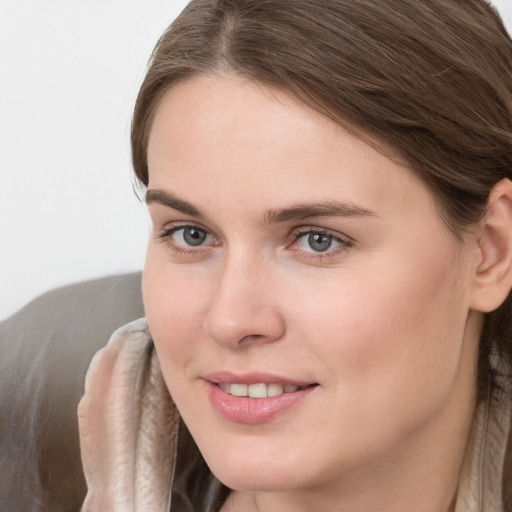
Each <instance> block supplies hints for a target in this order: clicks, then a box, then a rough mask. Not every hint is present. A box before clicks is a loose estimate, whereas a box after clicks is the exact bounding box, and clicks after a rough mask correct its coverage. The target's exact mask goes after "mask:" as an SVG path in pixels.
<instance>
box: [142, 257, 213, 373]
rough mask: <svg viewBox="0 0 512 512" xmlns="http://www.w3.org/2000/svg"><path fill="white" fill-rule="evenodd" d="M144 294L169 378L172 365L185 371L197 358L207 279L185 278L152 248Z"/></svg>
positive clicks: (143, 283) (145, 305)
mask: <svg viewBox="0 0 512 512" xmlns="http://www.w3.org/2000/svg"><path fill="white" fill-rule="evenodd" d="M155 252H156V251H155ZM142 292H143V297H144V308H145V312H146V317H147V321H148V325H149V329H150V331H151V334H152V336H153V340H154V342H155V347H156V349H157V352H158V354H159V356H160V362H161V365H162V370H163V372H164V376H165V374H166V373H167V372H169V371H171V370H169V369H168V368H170V367H171V366H179V367H181V368H183V367H184V364H185V363H186V362H187V361H189V360H191V359H193V357H194V354H195V351H196V349H197V343H196V342H197V341H198V340H200V339H201V338H202V333H203V325H204V318H205V314H206V311H207V309H208V298H207V297H208V290H207V289H206V286H205V283H204V281H203V280H201V279H194V278H193V277H192V276H188V277H183V276H182V274H181V273H180V272H179V268H176V267H174V266H173V265H170V264H169V262H167V261H161V257H160V256H159V255H158V254H157V255H153V253H152V250H151V248H150V249H148V254H147V257H146V264H145V269H144V273H143V280H142ZM194 341H196V342H194Z"/></svg>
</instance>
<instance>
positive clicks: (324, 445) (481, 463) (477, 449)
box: [79, 0, 512, 512]
mask: <svg viewBox="0 0 512 512" xmlns="http://www.w3.org/2000/svg"><path fill="white" fill-rule="evenodd" d="M511 83H512V42H511V40H510V38H509V36H508V35H507V33H506V31H505V29H504V27H503V25H502V23H501V21H500V19H499V17H498V15H497V14H496V13H495V12H494V11H493V10H492V9H491V8H490V7H489V6H488V5H487V4H486V3H485V2H484V1H483V0H468V1H467V2H464V3H461V2H458V1H456V0H426V1H424V2H417V1H415V0H391V1H389V2H380V1H379V0H361V1H358V2H353V1H350V2H349V1H347V0H335V1H333V0H329V1H318V2H309V1H305V0H304V1H303V0H294V1H293V2H291V1H282V0H281V1H279V0H238V1H235V0H217V1H212V0H194V1H192V2H191V3H190V4H189V6H188V7H187V8H186V9H185V11H184V12H183V13H182V15H181V16H180V17H179V18H178V19H177V20H176V22H175V23H173V25H171V27H170V28H169V30H168V31H167V32H166V33H165V34H164V35H163V36H162V38H161V40H160V41H159V43H158V45H157V47H156V49H155V52H154V54H153V57H152V61H151V65H150V67H149V70H148V73H147V76H146V79H145V81H144V83H143V85H142V88H141V91H140V93H139V97H138V100H137V104H136V108H135V114H134V120H133V130H132V150H133V162H134V167H135V172H136V175H137V178H138V180H139V181H140V183H141V185H142V186H143V188H144V190H145V199H146V202H147V204H148V207H149V211H150V214H151V217H152V221H153V232H152V236H151V240H150V242H149V246H148V252H147V260H146V266H145V271H144V278H143V292H144V302H145V308H146V313H147V324H146V320H139V321H137V322H135V323H133V324H130V325H128V326H126V327H125V328H123V329H121V330H120V331H118V332H117V333H116V334H115V335H114V336H113V338H112V340H111V342H110V343H109V345H108V347H107V348H106V349H104V350H103V351H101V352H100V353H98V355H97V356H96V357H95V359H94V360H93V363H92V364H91V367H90V370H89V374H88V379H87V384H86V393H85V396H84V398H83V400H82V402H81V405H80V409H79V416H80V421H81V445H82V457H83V461H84V470H85V474H86V478H87V482H88V487H89V492H88V497H87V499H86V501H85V504H84V507H83V510H127V509H130V510H162V511H163V510H168V509H169V507H170V509H171V510H172V511H173V512H174V511H176V510H179V511H181V510H187V511H188V510H190V511H192V510H208V511H213V510H216V511H218V510H221V511H222V512H229V511H237V510H240V511H247V512H250V511H261V512H269V511H272V512H273V511H288V510H293V511H313V510H321V511H351V512H353V511H369V510H371V511H377V510H378V511H388V510H393V511H395V512H396V511H401V510H404V511H405V510H407V511H410V510H415V511H417V510H420V511H425V512H427V511H435V512H441V511H443V512H444V511H453V510H455V511H457V512H462V511H469V510H471V511H473V510H475V511H476V510H486V511H497V510H512V500H511V498H510V475H509V472H510V470H511V462H510V455H509V454H508V453H507V446H508V436H509V430H510V421H511V404H510V399H509V390H510V384H509V374H510V366H509V365H510V345H509V337H510V297H509V292H510V289H511V287H512V182H511V181H510V178H511V174H512V171H511V170H512V90H511V85H510V84H511ZM148 327H149V329H148ZM150 332H151V334H149V333H150ZM167 390H168V391H169V393H170V396H169V394H168V393H167ZM170 397H172V399H171V398H170ZM178 411H179V412H178ZM181 420H183V423H180V422H181ZM179 423H180V425H179V426H178V424H179ZM178 431H179V435H178ZM190 435H191V437H190ZM203 459H204V460H203Z"/></svg>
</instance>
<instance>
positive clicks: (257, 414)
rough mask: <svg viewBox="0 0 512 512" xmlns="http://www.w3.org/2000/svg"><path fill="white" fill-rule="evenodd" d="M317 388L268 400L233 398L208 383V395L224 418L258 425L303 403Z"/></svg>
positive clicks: (311, 387)
mask: <svg viewBox="0 0 512 512" xmlns="http://www.w3.org/2000/svg"><path fill="white" fill-rule="evenodd" d="M316 387H317V386H309V387H307V388H304V389H299V390H297V391H294V392H292V393H283V394H281V395H278V396H269V397H267V398H250V397H240V396H233V395H230V394H229V393H226V392H225V391H223V390H222V389H221V388H220V387H219V386H217V385H216V384H213V383H211V382H208V395H209V397H210V401H211V402H212V405H213V407H214V408H215V410H216V411H217V412H219V413H220V414H221V415H222V416H223V417H224V418H226V419H228V420H229V421H232V422H235V423H246V424H248V425H257V424H259V423H267V422H269V421H271V420H273V419H274V418H276V417H277V416H279V415H281V414H283V413H285V412H286V411H288V410H289V409H290V407H293V406H295V405H297V404H298V403H299V402H301V401H302V400H303V399H304V398H305V397H306V396H307V395H309V394H310V393H311V392H312V391H313V389H315V388H316Z"/></svg>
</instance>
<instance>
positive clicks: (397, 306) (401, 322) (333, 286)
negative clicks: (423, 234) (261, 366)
mask: <svg viewBox="0 0 512 512" xmlns="http://www.w3.org/2000/svg"><path fill="white" fill-rule="evenodd" d="M408 261H413V262H414V265H412V264H410V263H408ZM408 261H402V262H401V264H397V263H396V258H391V259H390V261H389V262H383V265H382V271H381V272H375V273H373V274H372V278H364V279H363V278H361V276H360V275H359V277H357V276H356V275H355V274H350V273H347V274H346V275H345V276H344V277H343V278H342V279H338V280H335V279H333V280H331V281H330V282H327V283H326V286H325V287H324V288H323V290H322V291H319V292H317V293H311V294H309V295H308V296H307V297H305V300H303V301H302V302H300V303H298V302H297V301H298V300H300V298H301V297H304V293H302V294H300V293H299V291H298V290H297V291H296V292H295V294H293V295H294V296H295V304H296V310H295V311H296V313H298V314H296V315H295V316H294V317H293V318H294V321H292V322H290V324H291V325H295V326H296V328H297V333H299V332H300V331H302V332H307V333H308V336H307V339H308V342H309V347H308V349H309V350H310V357H311V358H312V360H314V359H315V358H316V359H319V358H321V359H322V362H323V364H325V365H328V367H329V368H330V372H331V376H332V378H333V379H342V381H343V385H344V386H348V387H350V388H352V389H353V391H354V393H358V392H359V391H361V390H363V389H364V390H367V389H373V391H372V393H375V394H380V393H382V394H386V393H389V394H390V395H391V394H393V393H398V396H403V394H404V389H403V386H409V385H410V384H412V385H413V386H416V387H417V388H423V389H424V388H427V387H430V388H431V389H436V388H438V389H440V390H441V389H442V388H448V387H449V383H450V382H451V381H452V380H453V379H454V377H455V373H456V371H457V364H458V361H459V357H460V351H461V349H462V341H463V336H464V327H465V320H466V315H467V310H468V309H467V307H466V304H465V302H466V300H465V291H464V288H463V285H461V284H460V283H461V280H459V281H458V280H457V279H456V277H455V276H454V274H453V271H452V267H451V266H450V264H449V263H446V261H448V262H449V261H450V258H448V257H447V258H446V260H444V259H443V258H442V257H441V256H439V257H434V256H432V255H429V257H425V255H424V256H423V258H422V257H421V255H418V258H412V259H410V260H408ZM394 262H395V263H394ZM418 268H421V269H423V271H422V272H419V271H418ZM312 289H314V288H312ZM301 311H302V314H300V313H301ZM297 339H301V338H300V334H297ZM372 384H373V385H372ZM366 396H368V395H366Z"/></svg>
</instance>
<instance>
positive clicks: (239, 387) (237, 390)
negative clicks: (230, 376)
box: [229, 384, 249, 396]
mask: <svg viewBox="0 0 512 512" xmlns="http://www.w3.org/2000/svg"><path fill="white" fill-rule="evenodd" d="M248 387H249V386H247V384H231V389H230V390H229V392H230V393H231V394H232V395H233V396H247V391H248V389H247V388H248Z"/></svg>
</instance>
